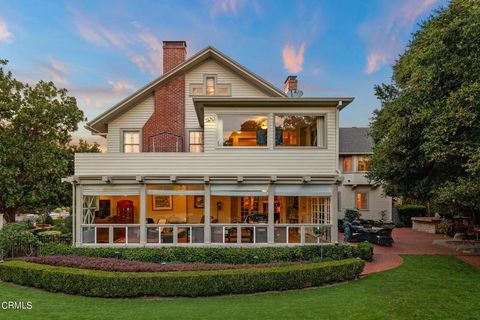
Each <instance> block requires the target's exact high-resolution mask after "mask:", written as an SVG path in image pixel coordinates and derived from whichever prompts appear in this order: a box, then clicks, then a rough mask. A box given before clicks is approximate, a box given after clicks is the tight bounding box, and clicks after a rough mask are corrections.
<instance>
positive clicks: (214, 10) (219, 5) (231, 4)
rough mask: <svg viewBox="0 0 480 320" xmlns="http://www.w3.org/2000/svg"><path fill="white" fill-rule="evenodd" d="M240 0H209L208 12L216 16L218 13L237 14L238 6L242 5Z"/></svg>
mask: <svg viewBox="0 0 480 320" xmlns="http://www.w3.org/2000/svg"><path fill="white" fill-rule="evenodd" d="M243 3H244V2H243V1H242V0H213V1H210V14H211V15H212V16H216V15H218V14H233V15H237V13H238V10H239V7H240V6H241V5H243Z"/></svg>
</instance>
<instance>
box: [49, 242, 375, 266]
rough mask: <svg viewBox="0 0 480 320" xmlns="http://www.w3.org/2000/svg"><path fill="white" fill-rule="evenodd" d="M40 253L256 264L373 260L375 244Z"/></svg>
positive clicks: (53, 249)
mask: <svg viewBox="0 0 480 320" xmlns="http://www.w3.org/2000/svg"><path fill="white" fill-rule="evenodd" d="M40 255H47V256H50V255H78V256H88V257H101V258H117V259H124V260H134V261H143V262H155V263H162V262H167V263H227V264H256V263H272V262H291V261H311V260H319V259H320V257H323V260H341V259H348V258H362V259H364V260H367V261H368V260H371V258H372V255H373V245H371V244H368V243H366V244H362V245H361V246H360V245H359V246H352V245H323V246H316V245H309V246H292V247H247V248H239V247H180V246H179V247H162V248H112V247H106V248H91V247H90V248H88V247H71V246H65V245H58V244H48V245H44V246H42V248H41V250H40Z"/></svg>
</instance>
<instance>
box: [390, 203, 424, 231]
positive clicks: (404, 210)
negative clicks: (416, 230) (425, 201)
mask: <svg viewBox="0 0 480 320" xmlns="http://www.w3.org/2000/svg"><path fill="white" fill-rule="evenodd" d="M396 208H397V213H398V221H399V222H401V223H403V225H404V226H407V227H411V226H412V220H411V218H412V217H425V216H426V215H427V209H426V208H425V207H424V206H421V205H416V204H406V205H398V206H396Z"/></svg>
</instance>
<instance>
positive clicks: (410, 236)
mask: <svg viewBox="0 0 480 320" xmlns="http://www.w3.org/2000/svg"><path fill="white" fill-rule="evenodd" d="M392 236H393V239H394V240H395V242H394V243H393V246H391V247H381V246H377V245H375V249H374V255H373V261H372V262H368V263H367V264H366V266H365V270H364V271H363V274H369V273H372V272H379V271H384V270H389V269H393V268H395V267H398V266H399V265H401V264H402V263H403V259H402V257H400V254H444V255H451V256H455V257H457V258H458V259H461V260H463V261H465V262H466V263H468V264H470V265H472V266H474V267H475V268H478V269H480V256H479V255H472V254H468V253H463V252H461V251H455V250H454V249H451V248H447V247H443V246H439V245H434V244H433V243H432V242H433V241H434V240H440V239H450V238H449V237H447V236H445V235H441V234H429V233H424V232H418V231H414V230H412V229H411V228H395V229H393V234H392Z"/></svg>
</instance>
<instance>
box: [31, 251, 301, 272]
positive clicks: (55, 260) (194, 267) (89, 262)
mask: <svg viewBox="0 0 480 320" xmlns="http://www.w3.org/2000/svg"><path fill="white" fill-rule="evenodd" d="M25 261H28V262H33V263H40V264H48V265H50V266H58V267H73V268H80V269H91V270H103V271H117V272H171V271H199V270H227V269H246V268H252V267H256V268H265V267H273V266H279V265H286V264H287V263H282V264H279V263H262V264H221V263H215V264H213V263H181V264H172V263H170V264H160V263H152V262H142V261H129V260H121V259H115V258H98V257H82V256H61V255H59V256H41V257H29V258H26V259H25ZM290 264H292V262H290Z"/></svg>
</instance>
